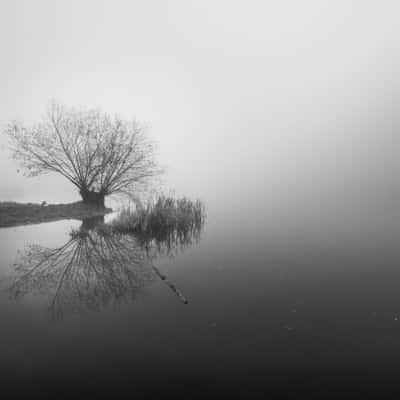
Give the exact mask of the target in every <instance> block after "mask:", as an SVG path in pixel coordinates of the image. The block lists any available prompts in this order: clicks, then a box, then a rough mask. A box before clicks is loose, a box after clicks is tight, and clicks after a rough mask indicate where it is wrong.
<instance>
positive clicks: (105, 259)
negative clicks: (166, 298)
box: [8, 216, 203, 319]
mask: <svg viewBox="0 0 400 400" xmlns="http://www.w3.org/2000/svg"><path fill="white" fill-rule="evenodd" d="M109 228H110V227H109V225H107V224H105V223H104V216H100V217H93V218H88V219H84V220H82V224H81V226H80V228H79V229H78V230H74V231H71V233H70V238H69V240H68V241H67V242H66V243H64V244H63V245H62V246H60V247H57V248H48V247H44V246H40V245H36V244H31V245H29V246H27V247H26V248H25V249H24V251H22V252H21V255H20V256H19V258H18V259H17V261H16V263H15V264H14V273H15V276H14V280H13V283H12V285H11V286H10V287H9V288H8V290H9V293H10V295H11V297H12V298H13V299H14V300H20V299H22V298H24V297H26V296H28V295H34V294H39V295H42V296H46V297H48V299H49V300H48V306H49V312H50V315H51V318H52V319H60V318H62V317H63V316H65V315H66V314H71V313H78V312H83V311H99V310H101V309H102V308H104V307H106V306H108V305H116V304H118V303H121V302H126V301H134V300H135V298H136V297H137V295H138V294H139V293H140V292H141V290H142V289H143V288H145V287H146V286H148V285H150V284H151V283H152V282H154V281H155V280H156V279H161V280H162V281H163V282H164V283H165V284H166V285H167V287H168V288H169V289H170V290H172V292H173V293H174V294H175V295H176V296H177V297H178V299H180V300H181V301H182V303H184V304H187V303H188V301H187V299H186V298H185V297H184V295H183V294H182V293H181V292H180V290H179V289H178V288H177V287H176V286H175V285H174V284H173V283H172V282H170V281H169V280H168V278H167V277H166V275H164V274H163V273H162V272H161V271H160V269H159V268H158V267H157V266H156V265H155V262H156V260H157V259H158V258H160V257H163V256H169V257H174V256H175V255H176V254H177V253H179V252H181V251H183V250H184V249H185V248H187V247H188V246H190V245H192V244H193V243H195V242H197V241H198V240H200V236H201V231H202V229H203V227H200V226H199V227H198V229H194V230H193V229H191V230H190V231H189V230H188V229H185V227H183V229H182V230H178V231H177V230H174V231H171V232H169V233H168V234H166V232H163V240H160V237H158V238H150V237H146V239H144V238H140V237H138V236H135V235H132V234H118V233H115V232H113V231H112V230H110V229H109Z"/></svg>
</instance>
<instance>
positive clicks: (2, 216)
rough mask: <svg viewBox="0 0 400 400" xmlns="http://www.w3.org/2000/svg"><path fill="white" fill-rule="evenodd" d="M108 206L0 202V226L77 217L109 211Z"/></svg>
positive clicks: (83, 217)
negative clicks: (104, 207)
mask: <svg viewBox="0 0 400 400" xmlns="http://www.w3.org/2000/svg"><path fill="white" fill-rule="evenodd" d="M111 211H112V210H111V209H110V208H106V209H99V208H93V207H90V206H88V205H86V204H83V203H82V202H76V203H69V204H49V205H41V204H34V203H14V202H3V203H0V227H9V226H18V225H28V224H40V223H42V222H51V221H58V220H62V219H78V220H82V219H85V218H90V217H96V216H101V215H105V214H108V213H110V212H111Z"/></svg>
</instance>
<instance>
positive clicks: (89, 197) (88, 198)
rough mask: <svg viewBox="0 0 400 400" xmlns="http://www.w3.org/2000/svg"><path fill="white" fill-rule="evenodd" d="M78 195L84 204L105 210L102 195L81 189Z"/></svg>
mask: <svg viewBox="0 0 400 400" xmlns="http://www.w3.org/2000/svg"><path fill="white" fill-rule="evenodd" d="M79 193H80V194H81V196H82V201H83V202H84V203H85V204H88V205H91V206H95V207H99V208H105V205H104V194H103V193H98V192H94V191H92V190H87V189H81V190H80V192H79Z"/></svg>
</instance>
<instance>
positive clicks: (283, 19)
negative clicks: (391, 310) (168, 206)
mask: <svg viewBox="0 0 400 400" xmlns="http://www.w3.org/2000/svg"><path fill="white" fill-rule="evenodd" d="M399 8H400V7H399V5H398V2H396V1H385V2H378V1H375V2H369V1H352V2H348V1H335V2H328V1H302V2H295V1H290V2H289V1H288V2H279V4H278V3H274V2H264V1H248V2H231V1H197V2H196V1H169V2H162V1H146V2H136V1H115V0H113V1H84V2H83V1H68V2H67V1H50V0H47V1H35V2H31V1H8V0H5V1H4V0H3V1H2V2H1V4H0V46H1V50H2V52H1V55H2V62H1V63H0V87H1V88H2V90H1V93H0V123H1V124H5V123H7V121H9V120H11V119H14V118H16V119H19V120H22V121H25V122H26V123H32V122H35V121H37V120H38V119H40V118H41V116H42V115H43V114H44V113H45V110H46V105H47V104H48V102H49V101H50V100H51V99H56V100H57V101H59V102H61V103H65V104H67V105H72V106H85V107H100V108H101V109H102V110H104V111H107V112H110V113H118V114H120V115H122V116H123V117H126V118H130V117H132V116H135V117H136V118H137V119H138V120H140V121H143V122H144V123H145V124H146V126H147V127H148V131H149V134H150V135H151V137H152V138H153V139H154V140H155V141H156V142H157V143H158V158H159V160H160V162H161V164H162V165H163V166H164V167H166V171H167V172H166V174H165V176H164V189H165V190H166V191H168V190H172V189H173V190H174V191H175V193H178V194H186V195H188V196H190V197H200V198H202V199H204V200H206V202H207V204H208V207H209V209H210V210H211V211H212V210H217V209H219V210H223V212H224V213H225V216H226V217H228V216H229V217H232V218H235V214H238V213H240V214H244V213H247V215H253V216H254V218H261V219H263V218H264V217H265V216H269V217H278V219H279V218H283V216H285V218H286V219H288V220H290V219H293V220H297V219H298V217H301V216H305V217H306V218H307V216H309V215H313V216H318V218H317V219H318V220H319V221H324V220H326V219H335V220H336V219H337V218H338V217H340V216H342V217H343V220H347V218H348V217H349V216H351V217H352V218H356V215H359V219H360V220H365V218H371V216H373V217H374V218H375V217H377V216H378V217H379V218H380V216H381V214H382V213H383V214H385V215H386V214H387V215H388V218H390V216H391V215H393V213H394V212H395V210H394V207H395V204H396V201H397V199H398V194H399V193H398V184H397V174H398V171H399V161H398V157H397V149H398V146H399V136H398V134H397V129H398V126H399V112H398V111H399V110H398V107H399V106H398V105H399V104H400V103H399V92H398V88H399V87H400V86H399V76H398V75H397V70H396V66H397V65H398V62H399V57H398V43H397V42H398V39H397V38H398V34H399V29H398V20H399V16H400V15H399V14H400V13H399V11H400V9H399ZM1 143H2V144H3V146H4V148H5V150H4V151H3V152H2V153H1V160H0V171H1V198H0V200H2V201H4V200H16V201H42V200H47V201H48V202H67V201H72V200H78V196H77V193H76V192H75V191H74V188H72V187H71V186H70V185H69V184H68V182H64V181H63V180H62V178H59V177H57V176H51V175H49V176H45V177H40V178H35V179H31V178H30V179H27V178H24V177H23V176H22V174H21V173H18V172H17V170H18V166H17V165H16V164H15V163H14V161H12V160H11V159H10V158H9V154H8V152H7V150H6V149H7V147H6V146H5V144H4V138H1ZM249 210H251V211H249Z"/></svg>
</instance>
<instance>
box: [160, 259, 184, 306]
mask: <svg viewBox="0 0 400 400" xmlns="http://www.w3.org/2000/svg"><path fill="white" fill-rule="evenodd" d="M152 268H153V270H154V272H155V273H156V274H157V276H158V277H159V278H160V279H161V280H162V281H164V282H165V284H166V285H167V286H168V287H169V288H170V289H171V290H172V291H173V292H174V293H175V294H176V295H177V296H178V297H179V299H180V300H181V301H182V303H183V304H188V303H189V302H188V301H187V300H186V298H185V296H184V295H183V294H182V292H181V291H180V290H179V289H178V288H177V287H176V286H175V285H174V284H173V283H171V282H170V281H169V280H168V279H167V277H166V275H164V274H162V273H161V272H160V270H159V269H158V268H157V267H156V266H154V265H152Z"/></svg>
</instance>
